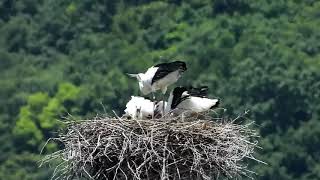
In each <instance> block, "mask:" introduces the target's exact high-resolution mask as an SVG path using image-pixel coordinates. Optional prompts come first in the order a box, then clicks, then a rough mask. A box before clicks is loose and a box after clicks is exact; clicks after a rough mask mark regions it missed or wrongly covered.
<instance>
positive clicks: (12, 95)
mask: <svg viewBox="0 0 320 180" xmlns="http://www.w3.org/2000/svg"><path fill="white" fill-rule="evenodd" d="M174 60H182V61H185V62H186V63H187V66H188V67H189V68H188V71H186V72H185V74H184V75H183V77H182V78H181V79H180V80H179V83H178V84H180V85H190V84H192V85H194V86H197V85H208V86H209V94H210V96H212V97H219V98H220V99H221V107H224V108H226V109H227V112H226V114H227V115H228V116H229V117H230V118H233V117H236V116H237V115H238V114H240V113H243V112H244V111H245V110H250V114H249V115H248V117H247V118H248V119H249V120H252V121H255V124H256V126H255V128H257V129H258V131H259V133H260V136H261V138H260V142H259V145H260V146H261V147H262V149H259V150H258V151H257V153H256V157H257V158H258V159H260V160H262V161H265V162H266V163H267V165H264V164H260V163H250V161H249V166H250V168H251V169H252V170H253V171H255V172H257V175H256V176H255V178H256V179H261V180H318V179H320V119H319V118H320V117H319V116H320V1H317V0H258V1H257V0H185V1H182V0H162V1H160V0H158V1H153V0H24V1H22V0H1V1H0V77H1V78H0V132H1V133H0V144H1V145H0V152H1V153H0V179H6V180H20V179H21V180H45V179H50V177H51V174H52V172H53V168H52V167H49V166H44V167H41V168H39V163H38V162H39V160H40V159H41V157H43V155H41V154H40V151H41V149H42V147H43V145H44V144H45V143H46V141H47V139H48V138H50V137H54V136H56V134H57V133H56V132H58V131H59V129H60V128H62V127H63V123H61V121H63V117H68V116H70V115H71V116H72V117H73V118H78V119H84V118H90V117H91V118H92V117H94V116H96V115H103V114H112V110H115V112H117V113H118V114H122V113H123V110H124V108H125V104H126V102H127V101H128V100H129V99H130V96H131V95H138V94H139V90H138V85H137V82H136V81H135V80H133V79H131V78H129V77H128V76H127V75H126V73H138V72H143V71H145V70H146V69H147V68H148V67H150V66H152V65H154V64H156V63H161V62H170V61H174ZM170 88H171V89H172V86H171V87H170ZM59 148H61V147H59V145H58V144H55V143H54V142H51V143H49V144H48V145H47V146H46V147H45V149H44V150H43V154H47V153H50V152H54V151H56V150H58V149H59Z"/></svg>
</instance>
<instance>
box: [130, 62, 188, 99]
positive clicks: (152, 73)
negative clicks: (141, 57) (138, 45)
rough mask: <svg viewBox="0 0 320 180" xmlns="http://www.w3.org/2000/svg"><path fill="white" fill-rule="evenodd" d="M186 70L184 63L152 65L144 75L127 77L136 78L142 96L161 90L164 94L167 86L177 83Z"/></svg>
mask: <svg viewBox="0 0 320 180" xmlns="http://www.w3.org/2000/svg"><path fill="white" fill-rule="evenodd" d="M186 70H187V66H186V63H185V62H182V61H174V62H169V63H161V64H157V65H154V66H152V67H150V68H149V69H148V70H147V71H146V72H145V73H139V74H128V75H129V76H131V77H135V78H137V80H138V81H139V88H140V91H141V92H142V94H144V95H147V94H149V93H151V92H152V93H153V92H156V91H157V90H161V91H162V93H163V94H165V93H166V91H167V88H168V86H170V85H171V84H173V83H175V82H177V81H178V79H179V78H180V76H181V74H182V73H183V72H184V71H186Z"/></svg>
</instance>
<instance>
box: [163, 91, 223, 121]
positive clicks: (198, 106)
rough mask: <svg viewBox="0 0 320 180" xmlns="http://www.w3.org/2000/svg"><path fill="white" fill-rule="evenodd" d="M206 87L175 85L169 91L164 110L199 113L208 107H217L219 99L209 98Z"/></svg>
mask: <svg viewBox="0 0 320 180" xmlns="http://www.w3.org/2000/svg"><path fill="white" fill-rule="evenodd" d="M207 94H208V87H206V86H203V87H200V88H194V87H188V88H186V87H176V88H174V90H173V91H172V92H171V93H170V96H169V99H168V105H167V106H166V110H165V112H168V111H172V112H173V114H175V115H179V114H182V113H183V112H192V113H194V112H195V113H201V112H204V111H207V110H209V109H212V108H215V107H218V105H219V103H220V100H219V99H209V98H208V97H207Z"/></svg>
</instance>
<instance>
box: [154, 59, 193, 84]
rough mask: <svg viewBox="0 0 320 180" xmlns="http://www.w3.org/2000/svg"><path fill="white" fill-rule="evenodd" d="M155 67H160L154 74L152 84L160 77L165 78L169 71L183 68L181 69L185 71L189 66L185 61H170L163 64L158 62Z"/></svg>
mask: <svg viewBox="0 0 320 180" xmlns="http://www.w3.org/2000/svg"><path fill="white" fill-rule="evenodd" d="M154 67H158V69H157V71H156V73H155V74H154V76H153V78H152V81H151V84H153V83H154V82H156V81H157V80H159V79H162V78H164V77H165V76H167V75H168V74H169V73H172V72H174V71H176V70H179V69H180V70H181V71H185V70H187V66H186V63H185V62H182V61H175V62H170V63H161V64H157V65H155V66H154Z"/></svg>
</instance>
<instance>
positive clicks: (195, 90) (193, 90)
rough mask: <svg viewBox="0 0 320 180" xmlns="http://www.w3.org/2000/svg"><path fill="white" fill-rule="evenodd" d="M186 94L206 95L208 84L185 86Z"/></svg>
mask: <svg viewBox="0 0 320 180" xmlns="http://www.w3.org/2000/svg"><path fill="white" fill-rule="evenodd" d="M187 91H188V94H190V95H191V96H196V97H202V98H204V97H208V86H201V87H198V88H196V87H192V86H189V87H188V88H187Z"/></svg>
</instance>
